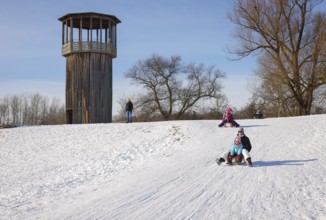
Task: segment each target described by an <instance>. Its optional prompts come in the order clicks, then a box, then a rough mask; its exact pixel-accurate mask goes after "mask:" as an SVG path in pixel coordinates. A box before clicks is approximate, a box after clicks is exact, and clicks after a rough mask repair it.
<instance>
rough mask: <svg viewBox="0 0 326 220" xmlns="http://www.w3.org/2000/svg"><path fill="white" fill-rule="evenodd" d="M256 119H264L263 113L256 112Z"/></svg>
mask: <svg viewBox="0 0 326 220" xmlns="http://www.w3.org/2000/svg"><path fill="white" fill-rule="evenodd" d="M254 118H256V119H262V118H263V113H261V111H260V110H259V109H258V111H257V112H256V114H255V115H254Z"/></svg>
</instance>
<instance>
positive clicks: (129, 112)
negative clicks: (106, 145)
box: [126, 98, 134, 123]
mask: <svg viewBox="0 0 326 220" xmlns="http://www.w3.org/2000/svg"><path fill="white" fill-rule="evenodd" d="M133 108H134V105H133V104H132V102H131V99H130V98H129V99H128V102H127V104H126V113H127V123H132V110H133Z"/></svg>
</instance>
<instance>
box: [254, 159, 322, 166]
mask: <svg viewBox="0 0 326 220" xmlns="http://www.w3.org/2000/svg"><path fill="white" fill-rule="evenodd" d="M316 160H317V159H310V160H275V161H255V162H254V166H255V167H269V166H284V165H286V166H301V165H303V164H304V163H306V162H311V161H316Z"/></svg>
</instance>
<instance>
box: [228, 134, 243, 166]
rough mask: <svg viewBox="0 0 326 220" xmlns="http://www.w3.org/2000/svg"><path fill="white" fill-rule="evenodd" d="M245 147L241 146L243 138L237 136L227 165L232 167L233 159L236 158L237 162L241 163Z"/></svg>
mask: <svg viewBox="0 0 326 220" xmlns="http://www.w3.org/2000/svg"><path fill="white" fill-rule="evenodd" d="M242 149H243V145H242V144H241V137H239V136H237V137H236V138H235V140H234V144H233V145H232V147H231V149H230V153H229V155H228V157H227V164H230V165H232V159H233V158H235V162H236V163H238V164H240V163H241V160H242V158H241V154H242Z"/></svg>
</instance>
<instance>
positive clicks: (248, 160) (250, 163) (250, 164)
mask: <svg viewBox="0 0 326 220" xmlns="http://www.w3.org/2000/svg"><path fill="white" fill-rule="evenodd" d="M247 162H248V164H249V166H250V167H252V162H251V158H250V157H248V158H247Z"/></svg>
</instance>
